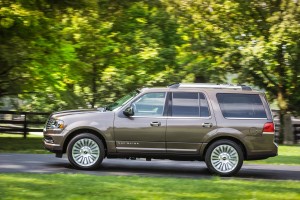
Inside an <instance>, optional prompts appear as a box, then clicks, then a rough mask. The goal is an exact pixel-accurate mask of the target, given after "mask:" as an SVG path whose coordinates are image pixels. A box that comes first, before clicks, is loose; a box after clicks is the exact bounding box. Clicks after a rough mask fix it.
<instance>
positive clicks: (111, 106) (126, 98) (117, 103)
mask: <svg viewBox="0 0 300 200" xmlns="http://www.w3.org/2000/svg"><path fill="white" fill-rule="evenodd" d="M139 93H140V92H139V91H138V90H136V91H132V92H130V93H129V94H127V95H125V96H124V97H122V98H120V99H119V100H117V101H115V102H114V103H111V104H109V105H108V106H107V107H106V110H110V111H112V110H114V109H116V108H118V107H120V106H122V105H124V104H125V103H127V102H128V101H129V100H131V99H132V98H133V97H135V96H136V95H138V94H139Z"/></svg>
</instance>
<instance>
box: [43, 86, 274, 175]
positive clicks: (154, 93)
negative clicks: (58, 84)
mask: <svg viewBox="0 0 300 200" xmlns="http://www.w3.org/2000/svg"><path fill="white" fill-rule="evenodd" d="M44 146H45V148H46V149H48V150H50V151H51V152H54V153H56V156H57V157H62V154H64V153H67V156H68V159H69V161H70V163H71V164H72V165H73V166H74V167H75V168H78V169H94V168H97V167H99V166H100V164H101V162H102V160H103V159H104V158H105V157H106V158H133V159H135V158H146V159H147V160H151V159H152V158H154V159H173V160H199V161H205V162H206V165H207V167H208V169H209V170H210V172H212V173H214V174H218V175H221V176H231V175H233V174H235V173H237V172H238V171H239V170H240V168H241V166H242V164H243V161H244V160H256V159H265V158H268V157H272V156H276V155H277V145H276V143H274V123H273V118H272V114H271V112H270V109H269V105H268V102H267V100H266V97H265V94H264V93H263V92H260V91H254V90H252V89H251V88H250V87H248V86H243V85H219V84H215V85H214V84H200V83H194V84H173V85H170V86H169V87H166V88H143V89H141V90H137V91H134V92H132V93H129V94H128V95H126V96H125V97H123V98H121V99H120V100H118V101H116V102H115V103H113V104H111V105H109V106H107V107H106V108H102V109H96V110H71V111H63V112H56V113H53V114H52V115H51V116H50V117H49V119H48V121H47V123H46V127H45V129H44Z"/></svg>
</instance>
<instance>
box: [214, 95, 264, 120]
mask: <svg viewBox="0 0 300 200" xmlns="http://www.w3.org/2000/svg"><path fill="white" fill-rule="evenodd" d="M217 99H218V102H219V105H220V108H221V111H222V114H223V116H224V117H225V118H267V114H266V111H265V108H264V106H263V103H262V101H261V99H260V96H259V95H258V94H222V93H219V94H217Z"/></svg>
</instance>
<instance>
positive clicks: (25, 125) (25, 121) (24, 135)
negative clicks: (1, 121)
mask: <svg viewBox="0 0 300 200" xmlns="http://www.w3.org/2000/svg"><path fill="white" fill-rule="evenodd" d="M24 114H25V116H24V131H23V138H24V139H26V136H27V119H26V118H27V115H26V113H24Z"/></svg>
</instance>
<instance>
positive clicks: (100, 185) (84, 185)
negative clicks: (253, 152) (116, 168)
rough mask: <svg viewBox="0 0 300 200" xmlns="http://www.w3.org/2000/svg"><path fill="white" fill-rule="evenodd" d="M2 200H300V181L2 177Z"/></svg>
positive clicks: (64, 176)
mask: <svg viewBox="0 0 300 200" xmlns="http://www.w3.org/2000/svg"><path fill="white" fill-rule="evenodd" d="M0 180H1V181H0V193H1V194H2V195H1V199H3V200H6V199H25V200H26V199H36V198H39V199H50V200H51V199H56V200H57V199H72V200H74V199H89V200H90V199H97V200H99V199H101V200H103V199H122V200H126V199H166V200H169V199H200V198H203V199H263V200H265V199H283V200H284V199H300V182H299V181H263V180H259V181H250V180H235V179H220V178H215V177H214V178H212V179H185V178H177V179H176V178H153V177H138V176H92V175H83V174H0Z"/></svg>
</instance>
